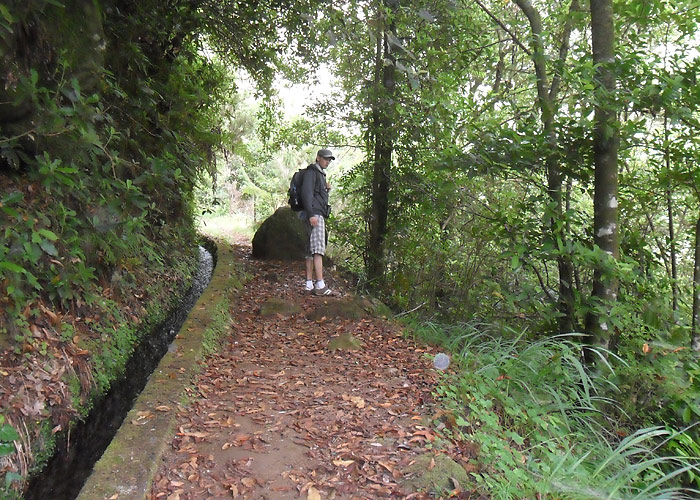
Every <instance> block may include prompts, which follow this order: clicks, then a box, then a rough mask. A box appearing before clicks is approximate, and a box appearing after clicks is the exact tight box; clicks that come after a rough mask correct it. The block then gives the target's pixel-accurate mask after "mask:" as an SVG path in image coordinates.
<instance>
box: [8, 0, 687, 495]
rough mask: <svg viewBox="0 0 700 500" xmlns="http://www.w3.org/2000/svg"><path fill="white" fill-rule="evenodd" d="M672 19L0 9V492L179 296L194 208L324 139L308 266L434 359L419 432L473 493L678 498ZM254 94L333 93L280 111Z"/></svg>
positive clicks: (421, 10) (249, 206) (228, 202)
mask: <svg viewBox="0 0 700 500" xmlns="http://www.w3.org/2000/svg"><path fill="white" fill-rule="evenodd" d="M699 20H700V4H698V2H697V1H696V0H678V1H675V2H668V1H661V0H623V1H617V2H612V1H611V0H590V2H586V1H585V0H571V1H564V2H558V1H555V2H539V1H530V0H513V1H512V2H495V1H485V0H465V1H452V0H434V1H422V0H420V1H403V0H383V1H379V0H377V1H374V0H371V1H366V2H365V1H350V2H346V3H343V4H342V5H338V4H333V3H329V2H324V1H313V0H308V1H301V2H294V1H282V2H275V3H272V4H260V3H258V2H234V1H227V0H169V1H167V2H163V1H155V0H142V1H138V2H137V1H135V0H134V1H131V0H123V1H117V0H99V1H98V0H67V1H63V2H59V1H57V0H29V1H21V2H20V1H14V2H4V3H2V4H0V48H1V49H2V52H1V53H0V57H1V58H2V65H1V67H0V81H1V82H2V85H0V127H1V129H0V133H1V135H0V180H1V181H2V186H1V187H0V220H1V221H2V233H1V236H0V308H1V312H0V346H1V347H2V349H3V361H2V363H1V364H0V368H1V369H2V373H1V374H2V376H3V380H2V381H3V384H2V385H3V389H2V390H3V393H2V394H3V399H2V401H3V414H2V417H3V421H2V422H0V446H1V448H0V453H3V454H5V457H4V460H3V467H4V471H5V478H6V485H7V487H8V488H9V489H8V491H17V490H19V489H21V486H20V485H21V481H22V480H23V479H24V478H25V477H26V476H27V475H28V474H30V473H31V472H32V471H34V470H36V468H38V467H40V466H41V463H42V460H44V459H45V456H46V455H48V454H50V453H51V447H52V444H51V443H52V436H53V435H54V434H56V433H58V432H64V431H65V430H66V429H67V428H68V426H69V425H70V423H69V422H70V421H72V420H75V419H76V418H80V416H81V415H84V414H85V413H86V412H87V411H89V407H90V404H91V401H92V400H93V398H94V397H96V395H98V394H100V393H102V392H104V391H105V390H106V389H107V388H108V387H109V384H110V381H111V380H113V379H114V378H115V377H116V376H118V374H119V373H120V370H123V363H124V360H125V358H126V357H128V354H129V353H130V352H131V350H132V349H133V345H134V343H135V342H137V341H138V338H139V335H140V332H142V331H143V329H144V325H143V324H141V323H143V322H144V321H146V322H147V321H154V320H153V319H149V320H146V318H158V317H159V315H162V314H164V313H165V310H166V309H167V300H165V298H166V297H169V296H170V295H171V294H172V290H174V289H177V288H178V287H182V286H184V285H185V284H186V283H187V282H188V280H189V279H190V276H191V273H192V269H193V267H194V265H195V258H194V242H196V240H197V235H196V229H197V220H198V218H199V216H201V215H203V214H204V216H205V217H204V221H205V223H209V224H215V221H217V220H219V221H220V220H221V216H227V217H228V219H226V220H227V221H228V223H229V224H230V223H232V222H231V221H232V220H233V219H232V216H234V215H236V214H245V215H247V216H249V217H250V218H252V219H253V220H255V221H257V222H260V221H262V220H263V219H264V218H265V217H266V216H268V215H270V214H271V213H272V212H273V211H274V210H275V209H276V208H277V207H279V206H281V205H284V204H285V192H286V187H287V186H288V182H289V178H290V177H291V174H292V172H294V171H295V170H296V169H297V168H300V167H303V166H305V165H306V164H308V162H309V161H311V160H312V159H313V152H314V151H315V150H316V149H318V148H319V147H330V148H332V149H333V150H334V152H336V156H337V157H338V158H339V162H338V165H337V166H334V167H331V178H332V182H333V184H334V190H333V192H332V197H333V200H332V201H333V204H334V211H333V213H334V216H333V219H332V221H331V223H330V227H331V242H332V247H333V248H334V251H333V255H332V258H333V260H334V262H335V263H336V264H338V265H339V266H342V267H343V268H345V269H346V270H347V271H349V272H351V273H352V274H353V275H354V276H355V277H356V282H357V284H358V286H359V287H361V288H364V289H367V290H370V291H372V292H373V293H374V294H376V295H378V296H379V297H381V298H382V299H383V300H384V301H386V302H387V303H388V304H389V305H390V306H391V307H392V308H394V310H395V311H396V312H397V314H399V315H401V316H402V317H405V318H409V319H408V323H409V325H410V331H412V332H413V333H414V334H415V335H417V336H421V337H423V338H425V339H427V340H429V341H431V342H436V343H440V344H442V345H444V346H445V349H447V350H450V351H451V352H452V353H453V360H454V361H455V363H456V364H458V366H459V368H460V369H459V370H458V372H457V373H456V374H454V375H451V376H446V377H445V380H444V384H443V385H442V386H441V388H440V390H439V395H440V397H441V398H442V399H443V401H444V403H445V405H446V406H447V407H449V408H451V413H450V414H449V415H448V416H447V417H445V418H446V422H443V427H444V426H445V425H447V427H448V429H449V431H450V432H455V433H461V434H463V435H465V436H469V437H470V439H472V440H473V441H474V442H475V443H476V444H478V445H479V447H480V449H481V451H482V453H483V455H484V456H485V457H487V458H486V459H485V463H484V469H483V470H482V471H481V472H479V473H476V474H474V477H475V478H476V480H477V482H478V483H479V485H480V487H482V488H483V489H484V491H485V492H488V493H489V494H490V495H492V496H494V497H499V498H533V497H534V496H535V495H541V496H542V495H543V496H544V497H547V498H600V497H606V498H611V497H613V498H614V497H619V498H671V497H673V496H674V495H676V496H677V497H680V496H681V495H682V494H683V493H682V492H685V494H686V495H691V496H692V494H693V493H692V488H693V487H694V486H695V487H698V482H699V481H700V473H699V472H698V469H697V457H698V456H700V442H699V440H698V439H699V436H700V433H699V432H698V428H697V423H698V420H699V418H700V386H699V381H698V379H697V377H698V375H699V374H700V365H699V364H698V361H697V353H698V351H700V333H699V332H698V328H700V325H699V324H698V320H699V319H700V287H699V286H698V283H700V237H699V236H698V235H700V197H699V194H700V191H699V188H700V178H699V177H698V172H699V171H700V170H699V169H698V160H699V159H700V149H699V148H698V146H699V145H700V144H699V143H698V128H699V127H700V122H699V121H698V100H699V99H700V93H699V90H698V89H700V87H699V86H698V85H697V73H698V68H699V65H700V53H698V45H699V43H700V41H699V40H698V38H697V27H698V21H699ZM242 75H245V78H246V79H248V80H249V81H251V82H253V85H254V90H253V91H252V92H253V97H257V99H256V100H255V103H253V104H251V100H250V99H249V98H248V96H246V95H245V93H244V92H243V86H242V84H241V82H242ZM283 81H287V82H293V83H297V84H302V85H307V86H309V88H312V87H313V86H314V85H317V84H319V83H329V82H330V83H333V84H334V86H333V91H332V92H331V93H327V94H326V95H324V96H321V97H320V98H319V99H317V100H316V101H315V102H313V103H312V104H310V105H309V106H307V108H306V109H305V110H304V114H303V115H300V116H296V117H294V118H290V119H285V118H284V113H283V112H282V110H283V109H284V107H285V102H283V101H282V99H281V97H280V94H278V93H276V91H275V89H277V88H279V85H280V82H283ZM282 95H284V94H282ZM296 98H301V96H296V97H295V96H293V95H292V96H287V99H296ZM214 216H219V217H218V218H215V217H214ZM67 366H70V368H67ZM38 373H44V374H48V375H42V376H41V377H39V376H37V375H36V374H38ZM27 377H33V378H34V380H33V381H32V384H26V381H27ZM28 385H29V386H31V389H28V390H24V391H19V392H18V391H17V387H20V386H22V387H27V386H28ZM8 494H10V493H8Z"/></svg>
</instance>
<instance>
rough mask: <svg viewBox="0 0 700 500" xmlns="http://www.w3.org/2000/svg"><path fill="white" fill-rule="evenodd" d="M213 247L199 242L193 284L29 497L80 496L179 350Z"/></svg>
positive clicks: (62, 499) (58, 499) (208, 273)
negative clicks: (144, 394)
mask: <svg viewBox="0 0 700 500" xmlns="http://www.w3.org/2000/svg"><path fill="white" fill-rule="evenodd" d="M211 250H212V251H211V252H210V251H209V250H207V249H205V248H203V247H201V246H200V247H199V264H198V269H197V273H196V275H195V277H194V279H193V282H192V285H191V287H190V289H189V290H187V291H186V292H185V295H184V296H183V298H182V299H181V301H180V303H179V304H178V305H177V306H176V307H175V308H174V310H173V311H172V313H171V314H170V316H169V317H168V318H167V319H166V320H165V321H164V322H162V323H161V324H160V325H158V326H157V327H156V328H154V329H153V331H152V332H151V333H150V334H148V335H147V336H146V337H145V338H144V339H143V340H142V342H141V343H140V344H139V346H138V347H137V348H136V350H135V351H134V354H133V356H132V357H131V359H130V360H129V361H128V363H127V366H126V370H125V376H124V378H123V379H121V380H118V381H116V382H115V383H113V385H112V387H111V388H110V391H109V392H108V394H107V395H105V397H103V398H102V399H101V400H100V401H97V402H96V404H95V407H94V408H93V409H92V411H91V412H90V415H89V416H88V418H87V419H86V420H85V421H84V422H81V423H79V424H78V425H76V426H75V427H74V428H73V429H71V432H70V436H69V437H66V439H68V440H69V441H67V442H66V439H64V440H63V441H64V442H63V443H59V445H58V446H57V452H56V455H55V456H54V457H53V458H52V459H51V460H50V462H49V463H48V465H47V466H46V468H45V469H44V470H43V471H42V473H41V474H40V475H38V476H37V477H35V478H34V479H33V480H32V481H31V482H30V485H29V489H28V490H27V492H26V493H25V496H24V498H25V500H47V499H51V500H74V499H75V498H76V497H78V495H79V493H80V491H81V489H82V488H83V486H84V485H85V482H86V480H87V479H88V477H89V476H90V475H91V473H92V472H93V467H94V465H95V463H96V462H97V461H98V460H99V459H100V457H102V455H103V453H104V452H105V450H106V449H107V448H108V446H109V445H110V442H111V441H112V439H113V438H114V436H115V434H116V433H117V431H118V430H119V429H120V427H121V426H122V424H123V422H124V421H125V418H126V416H127V414H128V412H129V411H130V410H131V409H132V407H133V405H134V402H135V401H136V400H137V398H138V397H139V394H141V392H142V391H143V390H144V387H146V385H147V383H149V379H150V378H151V375H152V374H153V373H154V370H155V369H156V367H157V366H158V365H159V363H160V362H161V360H162V358H163V357H164V355H166V354H167V353H168V352H171V353H173V352H175V351H176V350H177V348H178V340H177V339H175V337H176V335H177V333H178V332H179V331H180V330H181V328H182V326H183V324H184V323H185V320H186V319H187V318H188V314H189V313H190V311H191V310H192V307H193V306H194V305H195V303H196V302H197V300H198V299H199V298H200V296H201V295H202V293H203V292H204V290H205V289H206V288H207V286H208V285H209V282H210V280H211V278H212V274H213V271H214V267H215V264H216V263H215V257H214V255H213V254H216V248H215V247H214V246H212V248H211ZM125 479H126V478H125ZM125 482H128V481H125ZM95 498H97V497H95ZM105 498H108V497H105ZM120 498H125V497H124V496H121V497H120Z"/></svg>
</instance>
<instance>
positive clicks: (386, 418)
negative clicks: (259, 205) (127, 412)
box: [151, 247, 469, 500]
mask: <svg viewBox="0 0 700 500" xmlns="http://www.w3.org/2000/svg"><path fill="white" fill-rule="evenodd" d="M239 251H240V254H241V259H242V260H243V261H244V262H245V263H246V267H247V272H248V273H249V274H250V275H251V276H253V277H252V279H251V280H250V281H249V282H248V283H247V284H246V285H245V287H244V289H243V290H241V292H240V294H239V296H238V298H237V299H236V301H235V303H234V304H232V311H233V313H234V324H233V326H232V328H231V331H230V335H228V337H227V338H226V339H224V341H223V345H222V347H221V348H220V349H219V351H218V353H216V354H215V355H213V356H212V357H210V358H209V359H208V360H207V363H206V365H207V366H206V368H205V370H204V371H203V372H202V373H201V375H200V376H199V377H198V379H197V381H196V383H195V386H194V389H193V390H192V391H191V393H190V403H189V404H188V406H187V407H182V408H179V413H178V424H177V430H176V436H175V437H174V439H173V441H172V443H171V448H170V449H169V450H168V452H167V453H166V455H165V456H164V458H163V463H162V465H161V466H160V468H159V471H158V473H157V475H156V478H155V482H154V485H153V489H152V492H151V498H152V499H165V500H185V499H204V498H207V499H224V498H226V499H230V498H249V499H275V500H283V499H299V498H304V499H310V500H313V499H319V498H321V499H330V498H336V499H368V498H389V497H391V498H428V496H427V495H426V494H423V493H413V492H412V489H411V487H410V479H411V476H412V474H413V472H412V470H413V469H415V466H416V459H417V457H418V456H419V455H424V454H425V453H433V454H434V455H435V456H437V454H438V453H443V454H444V453H447V454H449V455H451V456H452V458H454V459H456V460H457V461H458V462H460V463H462V464H467V463H468V458H469V457H463V456H461V455H460V451H459V447H457V446H455V445H452V444H450V443H449V442H447V443H448V444H447V446H446V447H445V441H444V440H442V441H441V442H442V445H441V448H443V449H442V451H440V452H437V451H432V449H433V444H434V440H435V438H436V434H435V431H434V430H432V429H431V428H430V427H429V426H428V422H429V421H430V418H432V417H433V416H434V409H433V397H432V395H431V392H432V390H433V389H434V387H435V384H436V381H437V378H438V375H437V373H436V372H435V370H434V368H433V367H432V357H433V356H432V354H434V352H433V350H431V348H429V347H426V346H421V345H418V344H416V343H415V342H413V341H412V340H410V339H406V338H404V337H403V336H402V335H401V333H400V331H399V330H398V328H397V327H396V326H394V325H392V324H390V323H388V322H387V321H384V320H382V319H378V318H372V317H363V318H359V319H347V318H343V317H338V316H333V315H331V314H329V315H324V310H325V309H324V308H328V307H330V306H332V305H333V302H348V301H351V300H352V299H351V297H350V296H349V295H347V294H346V291H345V290H342V289H341V290H339V289H338V288H339V286H341V283H340V281H338V280H336V279H334V278H333V276H332V275H331V276H328V277H327V278H330V280H328V279H327V281H329V282H330V286H331V287H332V288H333V289H334V290H338V291H339V292H340V297H330V298H329V297H323V298H321V297H314V296H310V295H308V293H307V292H304V291H303V290H302V281H301V274H300V272H301V264H300V263H282V262H263V261H253V260H250V258H249V253H250V249H249V248H248V247H239ZM270 301H273V302H280V301H284V302H285V303H287V304H292V305H298V307H299V308H300V309H301V312H299V313H296V314H291V315H289V314H285V313H277V314H261V307H262V306H263V305H265V304H267V303H269V302H270ZM335 305H338V304H335ZM312 318H315V319H312ZM344 333H351V334H352V335H353V336H355V337H356V338H358V339H360V340H361V341H362V343H363V348H362V349H358V350H335V351H332V350H330V349H329V348H328V343H329V341H330V340H331V339H333V338H335V337H337V336H338V335H341V334H344ZM445 448H446V449H445ZM434 463H435V462H434V461H432V460H431V461H430V463H429V464H428V465H427V467H428V468H431V465H432V466H434ZM457 488H458V486H457ZM450 495H451V496H452V497H453V498H455V497H459V498H469V496H468V494H466V493H464V492H459V493H457V492H453V493H452V494H449V493H447V494H445V498H447V497H449V496H450ZM431 498H432V497H431Z"/></svg>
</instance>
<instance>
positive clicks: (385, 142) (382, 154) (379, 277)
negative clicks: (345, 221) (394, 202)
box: [367, 2, 396, 287]
mask: <svg viewBox="0 0 700 500" xmlns="http://www.w3.org/2000/svg"><path fill="white" fill-rule="evenodd" d="M385 7H386V14H385V15H388V16H389V17H390V18H391V17H392V12H391V6H390V5H389V4H388V2H385ZM395 31H396V25H395V24H394V22H393V21H390V24H389V32H390V33H392V34H393V35H394V36H395ZM378 39H380V40H383V43H382V50H381V51H379V50H378V51H377V58H376V62H375V82H374V83H375V89H376V93H377V98H376V99H375V100H374V104H373V107H372V129H373V136H374V161H373V163H374V169H373V172H372V208H371V212H370V219H369V238H368V245H367V277H368V279H369V280H370V282H371V283H373V285H374V286H379V287H381V286H382V285H383V282H384V271H385V266H384V243H385V239H386V232H387V219H388V213H389V186H390V178H391V176H390V173H391V158H392V153H393V150H394V135H395V134H394V113H393V109H394V102H393V101H394V94H395V88H396V67H395V65H394V56H393V54H392V53H391V50H390V48H389V43H388V39H387V35H386V33H382V36H381V37H378ZM386 61H389V62H390V64H387V63H386Z"/></svg>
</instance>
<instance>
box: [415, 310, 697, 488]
mask: <svg viewBox="0 0 700 500" xmlns="http://www.w3.org/2000/svg"><path fill="white" fill-rule="evenodd" d="M413 331H414V332H415V334H416V335H417V336H419V337H421V338H423V339H425V340H429V341H431V342H433V343H437V344H439V345H441V346H442V347H443V348H445V350H447V351H449V352H451V354H452V359H453V367H454V368H453V369H450V370H449V371H447V372H445V373H444V375H443V377H442V379H441V381H440V383H439V384H438V386H437V389H436V395H437V396H438V398H439V400H440V402H441V405H442V407H443V408H444V410H443V411H444V413H441V415H442V416H444V415H445V414H447V415H448V418H445V419H444V420H443V423H446V424H447V425H444V426H442V427H444V429H443V430H444V432H446V433H447V434H448V435H449V437H451V438H453V439H455V440H456V441H458V442H463V443H471V444H472V446H473V445H474V444H476V445H477V448H478V450H479V451H478V457H477V461H478V465H477V468H476V470H475V471H474V472H472V473H471V475H472V477H473V479H474V481H475V483H476V486H477V487H478V488H479V489H481V490H483V492H484V493H487V494H488V495H490V496H491V497H492V498H499V499H521V498H522V499H525V498H555V499H636V500H648V499H665V498H667V499H671V498H675V499H680V498H698V496H697V494H698V492H697V491H696V490H693V489H691V488H690V485H689V483H690V481H691V480H692V479H693V478H694V477H697V476H696V474H697V473H698V463H699V462H698V459H697V458H696V457H690V456H688V455H687V454H682V453H678V454H675V455H674V456H664V453H662V452H661V450H669V449H670V448H669V447H668V446H666V445H667V444H668V443H669V442H670V441H673V442H678V441H680V439H679V437H682V436H685V435H686V434H685V433H684V432H681V431H675V430H672V429H669V428H665V427H663V426H659V427H647V428H644V429H639V430H637V431H636V432H633V433H630V435H627V436H621V435H618V434H617V433H616V432H615V431H614V429H616V426H615V425H614V422H613V420H614V419H615V418H616V417H615V415H617V414H619V412H620V411H621V406H620V405H619V404H618V403H617V401H616V400H617V399H621V398H624V397H625V395H624V394H623V393H621V392H620V391H619V390H618V388H617V387H616V386H615V385H614V383H612V382H610V380H614V377H610V376H605V377H604V376H596V375H593V374H591V373H590V372H589V371H588V370H587V368H586V366H585V365H584V364H583V363H582V359H583V358H582V352H581V343H580V341H579V340H580V339H579V335H576V334H570V335H559V336H554V337H549V338H540V339H534V340H533V339H529V338H527V337H526V335H525V334H524V333H523V332H516V331H513V330H507V329H506V330H503V329H502V328H501V329H498V328H497V327H494V326H490V325H483V324H459V325H451V326H445V325H437V324H434V323H425V324H421V325H418V326H416V325H413ZM599 354H601V355H602V354H603V353H602V352H599ZM607 354H608V356H607V358H608V359H609V368H610V370H613V371H614V369H615V366H616V365H617V364H619V363H622V361H621V360H620V359H618V358H616V357H614V356H613V355H612V354H610V353H607ZM442 416H441V418H442Z"/></svg>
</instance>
